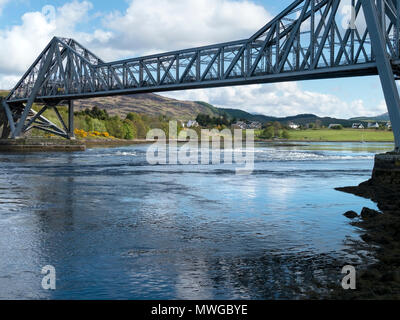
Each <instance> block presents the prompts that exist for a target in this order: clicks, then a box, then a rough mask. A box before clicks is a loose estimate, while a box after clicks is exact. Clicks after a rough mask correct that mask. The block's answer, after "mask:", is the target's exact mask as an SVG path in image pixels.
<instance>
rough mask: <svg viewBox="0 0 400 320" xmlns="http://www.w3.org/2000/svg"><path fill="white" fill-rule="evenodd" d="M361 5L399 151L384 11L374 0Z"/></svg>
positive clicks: (398, 108)
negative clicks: (378, 8) (378, 7)
mask: <svg viewBox="0 0 400 320" xmlns="http://www.w3.org/2000/svg"><path fill="white" fill-rule="evenodd" d="M362 5H363V9H364V15H365V20H366V22H367V27H368V31H369V33H370V38H371V44H372V48H373V51H374V54H375V58H376V64H377V68H378V73H379V78H380V80H381V84H382V90H383V93H384V96H385V100H386V105H387V108H388V111H389V117H390V121H391V123H392V130H393V135H394V139H395V152H396V153H400V96H399V91H398V89H397V85H396V81H395V77H394V73H393V67H392V63H391V61H390V58H389V56H388V53H387V49H386V39H385V35H386V31H385V29H386V28H385V26H383V25H382V24H383V22H382V21H384V20H383V17H384V13H383V10H380V11H379V10H376V6H375V1H374V0H362ZM379 15H381V17H379ZM382 31H383V32H382Z"/></svg>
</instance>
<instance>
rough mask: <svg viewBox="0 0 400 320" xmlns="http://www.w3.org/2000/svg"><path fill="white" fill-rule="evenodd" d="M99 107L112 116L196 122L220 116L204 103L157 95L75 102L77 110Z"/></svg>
mask: <svg viewBox="0 0 400 320" xmlns="http://www.w3.org/2000/svg"><path fill="white" fill-rule="evenodd" d="M95 106H97V107H99V108H101V109H106V110H107V112H108V113H109V114H111V115H116V114H117V115H119V116H121V117H125V116H126V115H127V114H128V113H130V112H135V113H140V114H147V115H165V116H167V117H170V118H173V119H177V120H184V121H187V120H194V119H196V117H197V115H198V114H200V113H204V114H208V115H210V116H218V115H219V111H218V109H217V108H215V107H213V106H211V105H208V104H206V103H202V102H192V101H179V100H175V99H170V98H166V97H162V96H159V95H157V94H153V93H150V94H135V95H126V96H117V97H104V98H94V99H87V100H77V101H75V107H76V108H77V110H81V109H85V108H93V107H95Z"/></svg>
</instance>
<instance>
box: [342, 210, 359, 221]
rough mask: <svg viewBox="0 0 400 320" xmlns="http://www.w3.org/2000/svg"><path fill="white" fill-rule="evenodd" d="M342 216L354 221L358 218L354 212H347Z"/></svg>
mask: <svg viewBox="0 0 400 320" xmlns="http://www.w3.org/2000/svg"><path fill="white" fill-rule="evenodd" d="M344 216H345V217H346V218H349V219H355V218H357V217H358V214H357V213H356V212H354V211H347V212H346V213H345V214H344Z"/></svg>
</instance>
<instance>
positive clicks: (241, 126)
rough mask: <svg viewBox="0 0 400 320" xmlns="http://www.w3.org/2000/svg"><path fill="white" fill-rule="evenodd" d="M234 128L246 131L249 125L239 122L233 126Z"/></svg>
mask: <svg viewBox="0 0 400 320" xmlns="http://www.w3.org/2000/svg"><path fill="white" fill-rule="evenodd" d="M232 128H234V129H242V130H246V129H247V123H246V122H244V121H238V122H236V123H234V124H233V125H232Z"/></svg>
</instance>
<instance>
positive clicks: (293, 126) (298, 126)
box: [288, 122, 300, 130]
mask: <svg viewBox="0 0 400 320" xmlns="http://www.w3.org/2000/svg"><path fill="white" fill-rule="evenodd" d="M288 127H289V128H290V129H293V130H297V129H299V128H300V125H298V124H296V123H293V122H289V124H288Z"/></svg>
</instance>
